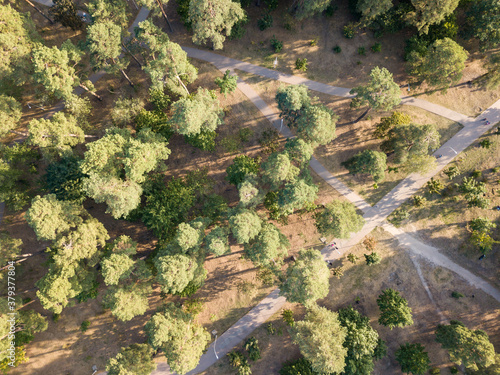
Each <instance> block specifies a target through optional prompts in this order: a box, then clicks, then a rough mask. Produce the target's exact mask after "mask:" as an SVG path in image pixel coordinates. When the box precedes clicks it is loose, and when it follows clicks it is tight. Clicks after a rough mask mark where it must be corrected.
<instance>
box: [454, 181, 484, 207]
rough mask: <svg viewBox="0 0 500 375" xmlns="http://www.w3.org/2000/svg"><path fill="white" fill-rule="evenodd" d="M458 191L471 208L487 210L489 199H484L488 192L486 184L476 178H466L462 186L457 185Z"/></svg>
mask: <svg viewBox="0 0 500 375" xmlns="http://www.w3.org/2000/svg"><path fill="white" fill-rule="evenodd" d="M455 186H456V187H457V188H458V191H459V192H460V193H462V194H463V195H464V198H465V200H466V201H467V204H468V206H469V207H479V208H487V207H488V206H489V205H490V201H489V199H486V198H484V197H483V195H484V193H485V192H486V184H485V183H484V182H479V181H477V180H476V179H475V178H474V177H464V178H463V180H462V184H461V185H459V184H455Z"/></svg>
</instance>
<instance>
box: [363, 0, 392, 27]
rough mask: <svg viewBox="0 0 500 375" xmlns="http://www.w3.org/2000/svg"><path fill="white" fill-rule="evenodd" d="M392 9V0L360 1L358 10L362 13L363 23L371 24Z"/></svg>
mask: <svg viewBox="0 0 500 375" xmlns="http://www.w3.org/2000/svg"><path fill="white" fill-rule="evenodd" d="M391 7H392V0H383V1H377V0H359V1H358V3H357V6H356V9H357V11H358V12H359V13H361V15H362V18H361V23H362V24H365V25H367V24H370V23H371V22H372V21H373V20H374V19H375V18H376V17H377V16H379V15H381V14H384V13H385V12H387V11H388V10H389V9H390V8H391Z"/></svg>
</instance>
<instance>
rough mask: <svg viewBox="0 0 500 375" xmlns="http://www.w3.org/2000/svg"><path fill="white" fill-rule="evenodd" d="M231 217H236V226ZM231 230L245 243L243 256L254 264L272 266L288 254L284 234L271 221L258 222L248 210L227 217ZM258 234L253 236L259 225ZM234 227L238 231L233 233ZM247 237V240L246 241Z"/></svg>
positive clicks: (239, 240)
mask: <svg viewBox="0 0 500 375" xmlns="http://www.w3.org/2000/svg"><path fill="white" fill-rule="evenodd" d="M233 218H238V220H239V222H238V226H237V227H236V226H235V224H234V222H235V220H233ZM245 218H248V221H247V222H246V223H242V221H241V220H242V219H245ZM229 223H230V224H231V230H232V231H233V234H234V236H235V237H236V240H237V241H238V243H247V244H246V245H245V257H247V258H248V259H250V260H251V261H252V262H253V263H254V264H255V265H256V266H260V267H272V266H273V265H274V266H276V265H279V264H281V263H282V262H283V258H284V257H286V256H287V255H288V248H289V247H290V243H289V242H288V239H287V238H286V236H285V235H284V234H282V233H281V231H280V230H279V229H278V228H277V227H276V226H275V225H274V224H271V223H264V224H262V226H261V224H260V219H258V220H257V217H256V214H255V213H252V212H250V211H247V212H243V213H240V214H237V215H235V216H232V217H231V218H230V219H229ZM260 226H261V228H260V230H259V232H258V234H257V235H256V236H255V235H254V233H255V230H256V229H257V227H260ZM235 229H236V230H238V232H236V233H235ZM247 239H248V241H247Z"/></svg>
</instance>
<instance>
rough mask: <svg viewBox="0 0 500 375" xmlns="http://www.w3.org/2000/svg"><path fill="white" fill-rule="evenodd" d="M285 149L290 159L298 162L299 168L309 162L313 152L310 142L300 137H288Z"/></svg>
mask: <svg viewBox="0 0 500 375" xmlns="http://www.w3.org/2000/svg"><path fill="white" fill-rule="evenodd" d="M285 151H286V152H287V153H288V156H289V158H290V159H291V160H293V161H295V162H296V163H298V164H299V166H300V167H301V168H303V167H304V166H306V165H307V164H309V161H310V160H311V158H312V156H313V153H314V147H313V146H312V145H311V143H308V142H306V141H304V140H303V139H301V138H296V137H295V138H288V139H287V141H286V143H285Z"/></svg>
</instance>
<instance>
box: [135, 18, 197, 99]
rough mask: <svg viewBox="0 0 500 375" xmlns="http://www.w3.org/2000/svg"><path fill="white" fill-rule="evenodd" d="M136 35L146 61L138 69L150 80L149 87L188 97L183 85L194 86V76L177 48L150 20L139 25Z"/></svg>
mask: <svg viewBox="0 0 500 375" xmlns="http://www.w3.org/2000/svg"><path fill="white" fill-rule="evenodd" d="M136 33H137V40H138V42H139V43H141V46H142V48H141V49H142V51H143V53H144V55H145V60H146V65H145V66H143V68H142V69H143V70H144V71H145V72H146V73H147V74H148V75H149V77H150V78H151V87H152V88H153V89H159V90H161V91H163V89H164V88H167V89H169V90H170V91H172V92H173V93H175V94H178V95H183V96H185V95H189V91H188V90H187V88H186V84H188V83H191V82H194V81H195V80H196V77H197V76H198V72H197V70H196V68H195V67H194V66H193V65H191V63H190V62H189V61H188V58H187V54H186V52H184V51H183V50H182V48H181V46H180V45H178V44H177V43H174V42H172V41H170V39H169V38H168V36H167V34H165V33H164V32H163V31H162V30H161V29H160V28H159V27H157V26H155V25H154V24H153V22H152V21H151V20H146V21H143V22H140V23H139V28H138V29H137V31H136Z"/></svg>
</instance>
